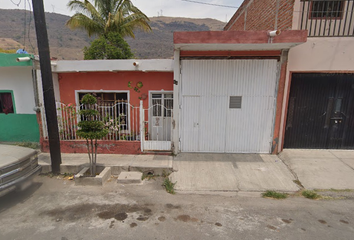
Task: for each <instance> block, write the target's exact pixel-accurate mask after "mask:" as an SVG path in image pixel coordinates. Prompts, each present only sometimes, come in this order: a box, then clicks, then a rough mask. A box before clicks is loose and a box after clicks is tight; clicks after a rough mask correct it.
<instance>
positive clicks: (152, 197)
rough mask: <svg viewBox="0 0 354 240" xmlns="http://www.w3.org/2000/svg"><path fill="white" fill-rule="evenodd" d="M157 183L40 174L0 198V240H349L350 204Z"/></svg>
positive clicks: (353, 217) (352, 226)
mask: <svg viewBox="0 0 354 240" xmlns="http://www.w3.org/2000/svg"><path fill="white" fill-rule="evenodd" d="M161 184H162V180H161V179H159V178H156V179H151V180H145V181H144V182H143V184H141V185H121V184H118V183H116V179H115V178H111V179H110V180H109V182H107V183H106V184H105V185H104V186H103V187H88V186H85V187H82V186H74V182H73V181H71V180H68V179H67V178H64V177H63V175H61V176H60V177H57V176H54V177H52V178H51V177H49V176H46V175H41V176H38V177H36V178H35V182H34V183H33V184H32V185H31V186H30V187H29V188H28V189H26V190H24V191H22V192H13V193H10V194H8V195H5V196H3V197H2V198H0V239H1V240H7V239H26V240H30V239H36V240H38V239H58V240H74V239H262V240H265V239H267V240H270V239H272V240H273V239H352V238H353V234H354V213H353V212H354V211H353V210H354V204H353V198H349V199H344V200H309V199H305V198H303V197H300V196H293V197H289V198H288V199H285V200H274V199H265V198H261V197H260V194H259V193H231V192H225V193H218V194H216V193H215V194H210V193H209V194H207V193H205V194H192V193H190V194H187V193H177V194H175V195H171V194H168V193H166V191H165V190H164V189H163V188H162V187H161Z"/></svg>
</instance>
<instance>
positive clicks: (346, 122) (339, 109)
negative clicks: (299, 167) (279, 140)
mask: <svg viewBox="0 0 354 240" xmlns="http://www.w3.org/2000/svg"><path fill="white" fill-rule="evenodd" d="M353 100H354V75H352V74H317V73H316V74H315V73H313V74H312V73H307V74H293V77H292V85H291V91H290V98H289V108H288V118H287V124H286V131H285V142H284V147H286V148H314V149H353V148H354V118H353V116H354V104H353Z"/></svg>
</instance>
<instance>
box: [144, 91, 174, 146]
mask: <svg viewBox="0 0 354 240" xmlns="http://www.w3.org/2000/svg"><path fill="white" fill-rule="evenodd" d="M172 109H173V95H172V94H169V93H168V94H162V93H156V94H151V104H150V107H149V108H148V109H145V116H148V119H149V121H145V122H144V123H145V140H147V141H171V126H172Z"/></svg>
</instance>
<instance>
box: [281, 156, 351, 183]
mask: <svg viewBox="0 0 354 240" xmlns="http://www.w3.org/2000/svg"><path fill="white" fill-rule="evenodd" d="M279 157H280V158H281V159H282V160H283V161H284V163H285V164H286V165H287V166H288V167H289V169H290V170H291V171H292V172H293V173H294V174H295V176H297V178H298V180H299V181H300V182H301V184H302V185H303V186H304V187H305V188H306V189H331V188H333V189H354V151H352V150H310V149H306V150H303V149H285V150H284V151H283V152H282V153H280V154H279Z"/></svg>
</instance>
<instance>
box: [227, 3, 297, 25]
mask: <svg viewBox="0 0 354 240" xmlns="http://www.w3.org/2000/svg"><path fill="white" fill-rule="evenodd" d="M277 2H278V4H279V5H278V6H279V8H277ZM293 8H294V0H245V1H244V2H243V3H242V5H241V7H240V8H239V9H238V10H237V12H236V13H235V14H234V16H233V17H232V18H231V20H230V21H229V22H228V24H227V25H226V26H225V28H224V30H227V31H240V30H274V29H279V30H289V29H291V28H292V19H293V17H292V16H293ZM277 13H278V14H277Z"/></svg>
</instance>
